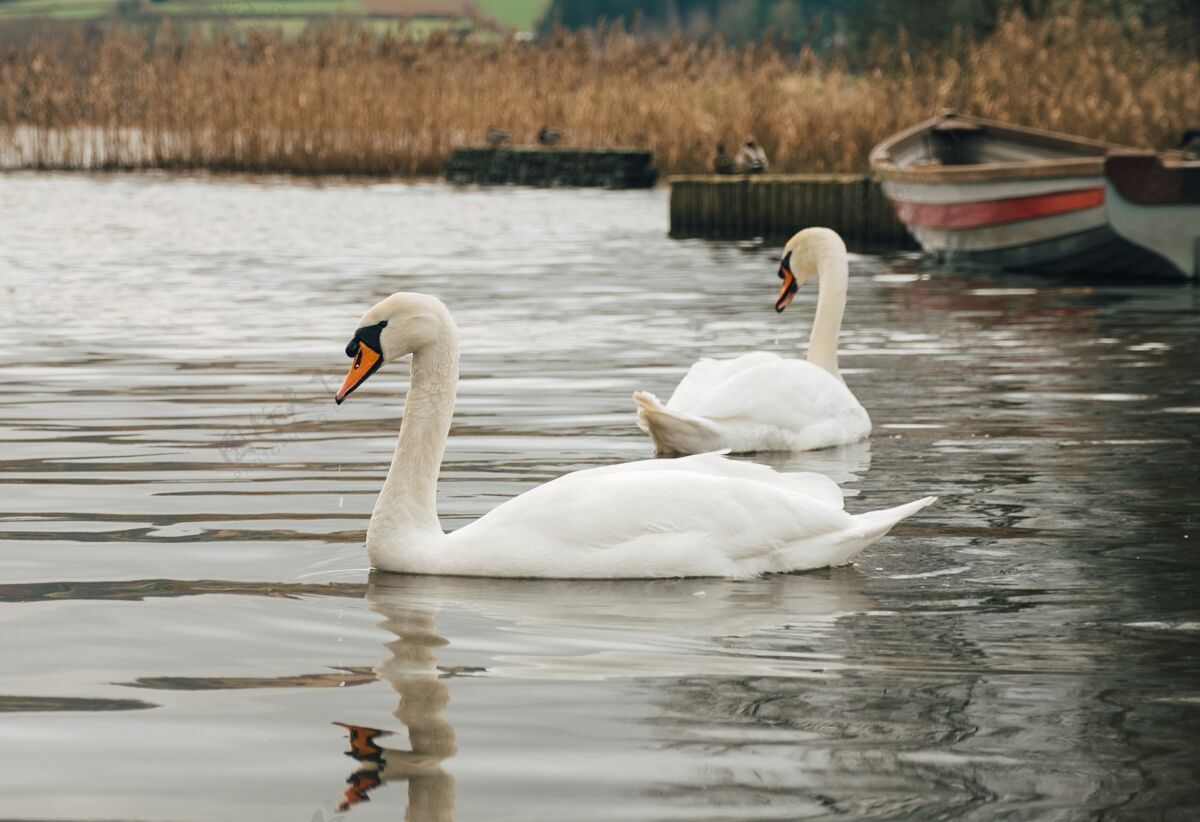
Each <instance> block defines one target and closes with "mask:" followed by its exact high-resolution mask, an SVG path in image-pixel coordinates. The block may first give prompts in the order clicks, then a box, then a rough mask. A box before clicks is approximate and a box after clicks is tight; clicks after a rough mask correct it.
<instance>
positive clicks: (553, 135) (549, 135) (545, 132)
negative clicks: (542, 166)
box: [537, 126, 563, 146]
mask: <svg viewBox="0 0 1200 822" xmlns="http://www.w3.org/2000/svg"><path fill="white" fill-rule="evenodd" d="M562 136H563V133H562V129H557V128H550V126H542V127H541V128H539V129H538V133H537V141H538V145H543V146H552V145H555V144H556V143H558V141H559V140H561V139H562Z"/></svg>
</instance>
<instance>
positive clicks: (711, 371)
mask: <svg viewBox="0 0 1200 822" xmlns="http://www.w3.org/2000/svg"><path fill="white" fill-rule="evenodd" d="M780 359H781V358H780V356H779V355H778V354H772V353H770V352H768V351H752V352H751V353H749V354H743V355H742V356H740V357H734V358H733V359H731V360H709V359H704V360H700V361H699V362H697V363H696V364H695V365H693V366H692V367H691V368H690V369H689V370H688V372H687V374H685V375H684V377H683V379H682V380H680V381H679V385H677V386H676V387H675V392H674V393H673V394H671V399H670V400H668V402H667V408H670V409H672V410H679V411H691V410H692V406H694V405H695V404H696V403H697V402H699V401H700V400H702V399H703V398H704V397H705V396H707V395H708V394H709V393H710V392H711V391H713V390H714V389H716V388H718V387H719V386H720V385H721V384H722V383H723V382H725V381H726V380H728V379H729V378H730V377H732V376H733V375H734V374H737V373H738V372H740V371H745V370H746V369H748V368H754V367H756V366H759V365H762V364H764V363H768V362H773V361H777V360H780Z"/></svg>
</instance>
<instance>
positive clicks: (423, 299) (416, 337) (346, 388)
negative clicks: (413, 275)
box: [334, 291, 455, 405]
mask: <svg viewBox="0 0 1200 822" xmlns="http://www.w3.org/2000/svg"><path fill="white" fill-rule="evenodd" d="M454 334H455V331H454V320H453V319H451V317H450V312H449V311H447V310H446V306H445V305H443V304H442V301H441V300H439V299H438V298H437V297H430V296H428V295H427V294H416V293H414V292H410V291H400V292H397V293H396V294H393V295H392V296H390V297H388V298H387V299H385V300H381V301H380V302H377V303H375V305H373V306H371V308H370V309H369V310H368V311H367V313H366V314H363V315H362V319H361V320H359V321H358V326H357V327H356V328H355V330H354V336H353V337H351V338H350V342H349V343H348V344H347V345H346V356H347V357H350V358H351V363H350V373H348V374H347V375H346V380H345V382H343V383H342V387H341V388H339V389H338V392H337V394H336V395H335V397H334V400H335V401H336V402H337V404H338V405H341V404H342V402H343V401H345V399H346V397H348V396H350V393H351V392H353V391H354V389H356V388H358V387H359V386H360V385H362V384H363V383H364V382H366V380H367V377H369V376H371V375H372V374H374V373H375V372H376V371H378V370H379V369H380V368H381V367H382V366H383V365H384V363H389V362H392V361H393V360H398V359H400V358H401V357H406V356H408V355H409V354H415V353H417V352H418V351H420V350H421V349H423V348H426V347H428V346H431V345H438V344H444V343H446V342H448V341H449V340H452V339H453V338H454Z"/></svg>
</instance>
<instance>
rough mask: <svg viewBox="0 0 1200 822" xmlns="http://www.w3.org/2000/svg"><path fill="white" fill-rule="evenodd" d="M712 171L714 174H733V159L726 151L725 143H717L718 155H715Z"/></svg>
mask: <svg viewBox="0 0 1200 822" xmlns="http://www.w3.org/2000/svg"><path fill="white" fill-rule="evenodd" d="M712 170H713V173H714V174H733V172H734V168H733V158H732V157H730V156H729V153H728V152H726V151H725V144H724V143H717V153H716V154H714V155H713V159H712Z"/></svg>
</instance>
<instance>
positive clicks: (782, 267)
mask: <svg viewBox="0 0 1200 822" xmlns="http://www.w3.org/2000/svg"><path fill="white" fill-rule="evenodd" d="M791 270H792V252H790V251H789V252H788V253H787V254H784V255H783V259H782V260H780V261H779V271H778V272H777V273H778V274H779V279H781V280H782V279H785V278H786V276H787V275H786V274H785V273H784V272H789V271H791Z"/></svg>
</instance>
